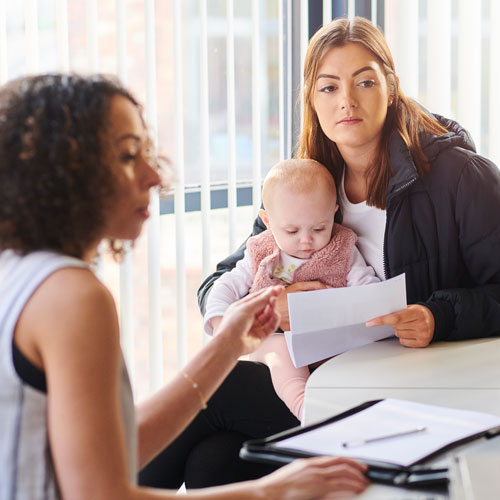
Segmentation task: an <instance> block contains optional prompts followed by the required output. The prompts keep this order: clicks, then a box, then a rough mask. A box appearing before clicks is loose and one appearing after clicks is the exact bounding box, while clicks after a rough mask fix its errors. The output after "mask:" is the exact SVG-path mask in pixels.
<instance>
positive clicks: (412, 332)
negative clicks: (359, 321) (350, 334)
mask: <svg viewBox="0 0 500 500" xmlns="http://www.w3.org/2000/svg"><path fill="white" fill-rule="evenodd" d="M380 325H391V326H392V328H393V329H394V335H396V337H398V338H399V342H400V344H401V345H404V346H405V347H427V346H428V345H429V344H430V343H431V341H432V338H433V337H434V328H435V322H434V316H433V314H432V312H431V310H430V309H429V308H428V307H425V306H423V305H420V304H411V305H409V306H408V307H407V308H406V309H403V310H401V311H398V312H395V313H391V314H386V315H385V316H379V317H378V318H374V319H372V320H370V321H368V322H367V323H366V326H380Z"/></svg>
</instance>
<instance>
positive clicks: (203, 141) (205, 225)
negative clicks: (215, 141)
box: [200, 0, 211, 276]
mask: <svg viewBox="0 0 500 500" xmlns="http://www.w3.org/2000/svg"><path fill="white" fill-rule="evenodd" d="M207 17H208V13H207V0H200V164H201V234H202V243H201V248H202V272H203V276H208V274H209V273H210V232H211V231H210V146H209V141H210V127H209V103H208V85H209V81H208V33H207V22H208V21H207Z"/></svg>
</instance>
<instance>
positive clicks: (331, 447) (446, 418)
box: [275, 399, 500, 466]
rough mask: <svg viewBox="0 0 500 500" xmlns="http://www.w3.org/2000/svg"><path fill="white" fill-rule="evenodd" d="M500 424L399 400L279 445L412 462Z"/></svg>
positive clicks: (318, 452)
mask: <svg viewBox="0 0 500 500" xmlns="http://www.w3.org/2000/svg"><path fill="white" fill-rule="evenodd" d="M418 426H424V427H425V430H424V431H422V432H418V433H415V434H409V435H405V436H399V437H394V438H390V439H384V440H380V441H374V442H371V443H367V444H359V445H356V446H353V447H347V448H346V447H344V446H342V443H345V442H352V441H359V440H364V439H371V438H375V437H378V436H383V435H386V434H389V433H395V432H398V431H405V430H407V429H411V428H414V427H418ZM498 426H500V417H497V416H496V415H490V414H488V413H480V412H473V411H466V410H457V409H453V408H443V407H440V406H434V405H425V404H421V403H414V402H411V401H403V400H398V399H386V400H383V401H380V402H379V403H376V404H375V405H373V406H371V407H369V408H367V409H366V410H363V411H360V412H358V413H355V414H354V415H351V416H350V417H347V418H345V419H342V420H339V421H337V422H332V423H331V424H327V425H324V426H321V427H319V428H317V429H314V430H311V431H309V432H306V433H303V434H299V435H297V436H295V437H291V438H288V439H285V440H283V441H280V442H279V443H276V444H275V446H277V447H278V448H288V449H296V450H302V451H307V452H310V453H314V454H316V455H341V456H348V457H355V458H360V459H365V460H375V461H382V462H388V463H392V464H397V465H402V466H408V465H412V464H413V463H415V462H417V461H419V460H421V459H423V458H425V457H427V456H428V455H430V454H431V453H433V452H434V451H436V450H439V449H441V448H443V447H444V446H446V445H448V444H451V443H454V442H456V441H458V440H461V439H464V438H467V437H469V436H473V435H475V434H478V433H481V432H484V431H486V430H488V429H493V428H495V427H498Z"/></svg>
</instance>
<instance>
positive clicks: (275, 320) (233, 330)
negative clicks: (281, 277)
mask: <svg viewBox="0 0 500 500" xmlns="http://www.w3.org/2000/svg"><path fill="white" fill-rule="evenodd" d="M282 289H283V287H282V286H272V287H268V288H264V289H262V290H259V291H257V292H254V293H250V294H249V295H247V296H246V297H244V298H243V299H241V300H238V301H237V302H234V303H233V304H231V305H230V306H229V307H228V309H227V310H226V312H225V313H224V316H223V318H222V320H221V321H220V324H219V325H218V327H217V332H216V333H217V335H226V336H228V337H229V338H230V340H232V341H239V342H241V344H242V345H241V349H242V352H241V354H248V353H249V352H252V351H254V350H255V349H256V348H257V347H258V346H259V345H260V343H261V342H262V341H263V340H264V339H265V338H266V337H267V336H268V335H270V334H271V333H273V332H275V331H276V329H277V328H278V324H279V314H278V312H277V311H276V298H277V296H278V295H279V294H280V293H281V291H282Z"/></svg>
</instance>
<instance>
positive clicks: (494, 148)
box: [488, 0, 500, 168]
mask: <svg viewBox="0 0 500 500" xmlns="http://www.w3.org/2000/svg"><path fill="white" fill-rule="evenodd" d="M490 37H491V38H490V64H489V72H490V78H489V79H490V81H489V120H488V129H489V134H488V137H489V141H488V156H489V157H490V158H491V159H492V160H493V161H494V162H495V163H496V165H497V166H498V167H499V168H500V121H499V120H498V116H499V115H500V93H499V92H498V82H500V65H499V64H498V62H499V61H500V2H498V0H491V2H490Z"/></svg>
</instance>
